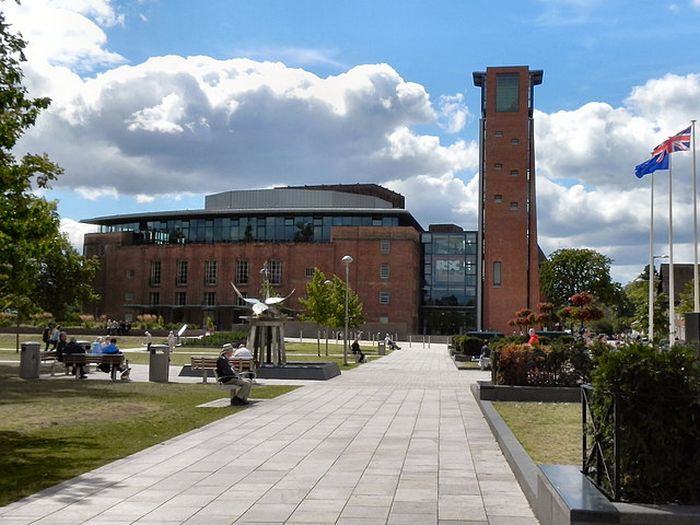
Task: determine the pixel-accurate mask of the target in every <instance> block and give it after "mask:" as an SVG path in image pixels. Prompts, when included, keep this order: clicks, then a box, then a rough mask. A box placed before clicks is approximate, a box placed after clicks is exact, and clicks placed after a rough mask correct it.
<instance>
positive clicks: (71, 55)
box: [0, 0, 700, 284]
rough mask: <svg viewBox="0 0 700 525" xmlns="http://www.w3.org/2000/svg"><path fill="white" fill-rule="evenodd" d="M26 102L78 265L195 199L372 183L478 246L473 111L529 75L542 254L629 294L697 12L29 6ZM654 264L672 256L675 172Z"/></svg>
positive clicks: (562, 6) (682, 119) (683, 87)
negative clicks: (644, 168) (43, 102)
mask: <svg viewBox="0 0 700 525" xmlns="http://www.w3.org/2000/svg"><path fill="white" fill-rule="evenodd" d="M0 9H2V11H3V12H4V13H5V15H6V17H7V21H8V22H9V23H11V24H12V27H13V28H14V29H15V30H18V31H20V32H21V33H22V35H23V36H24V38H25V39H26V40H27V41H28V47H27V49H26V57H27V62H26V63H25V64H24V66H23V70H24V73H25V75H26V78H25V82H26V85H27V86H28V88H29V90H30V94H31V95H32V96H48V97H51V99H52V104H51V106H50V108H49V109H48V110H47V111H45V112H44V113H43V114H42V115H41V116H40V117H39V119H38V121H37V124H36V126H35V127H33V128H32V129H31V130H30V131H29V132H28V133H27V134H26V135H25V136H24V137H23V139H22V140H21V141H20V143H19V144H18V146H17V154H22V153H24V152H27V151H30V152H34V153H40V152H46V153H47V154H48V155H49V156H50V157H51V159H52V160H54V161H55V162H57V163H58V164H60V165H61V166H62V167H63V168H64V170H65V173H64V174H63V175H62V176H61V177H60V179H59V180H58V181H56V182H55V183H54V184H53V186H52V188H51V189H50V190H47V191H45V192H43V194H44V195H45V196H46V198H47V199H50V200H55V201H57V202H58V211H59V214H60V216H61V225H62V229H63V231H65V232H66V233H67V234H68V236H69V237H70V239H71V241H72V242H73V243H74V245H75V246H76V247H77V248H78V249H82V238H83V234H84V233H85V232H87V231H93V230H94V227H93V226H91V225H87V224H84V223H81V222H80V221H81V220H84V219H89V218H92V217H98V216H105V215H112V214H121V213H140V212H150V211H164V210H181V209H201V208H203V207H204V195H206V194H210V193H216V192H220V191H227V190H234V189H253V188H268V187H275V186H284V185H302V184H337V183H377V184H381V185H383V186H385V187H388V188H390V189H392V190H394V191H397V192H399V193H401V194H403V195H404V196H405V197H406V207H407V209H408V210H409V211H411V212H412V213H413V215H414V216H415V217H416V218H417V219H418V221H419V222H420V223H421V224H422V225H423V227H424V228H427V226H428V225H429V224H431V223H454V224H458V225H460V226H462V227H463V228H465V229H476V226H477V191H478V184H477V182H478V176H477V172H478V121H479V113H480V108H479V104H480V90H479V88H476V87H475V86H474V85H473V80H472V73H473V72H474V71H484V70H485V69H486V68H487V67H494V66H509V65H527V66H529V67H530V68H531V69H542V70H544V81H543V84H542V85H540V86H537V87H536V88H535V108H536V109H535V113H534V119H535V149H536V174H537V175H536V176H537V182H536V183H537V212H538V225H539V227H538V235H539V244H540V246H541V248H542V250H543V251H544V253H545V254H547V255H549V254H551V253H552V252H554V251H555V250H558V249H562V248H591V249H594V250H597V251H599V252H601V253H604V254H605V255H607V256H609V257H610V258H611V259H612V260H613V266H612V275H613V278H614V279H616V280H617V281H619V282H621V283H623V284H624V283H626V282H628V281H630V280H632V279H634V278H635V277H636V276H637V275H638V274H639V273H640V272H641V271H642V269H643V267H644V265H645V264H646V262H647V261H648V254H649V218H650V198H649V196H650V188H651V177H649V176H647V177H645V178H644V179H641V180H639V179H637V178H636V177H635V176H634V166H635V165H636V164H639V163H641V162H643V161H645V160H647V159H648V158H649V157H650V151H651V150H652V149H653V147H654V146H656V145H657V144H658V143H660V142H661V141H663V140H665V139H666V138H667V137H669V136H670V135H673V134H675V133H677V132H679V131H681V130H682V129H684V128H685V127H687V126H689V125H690V122H691V119H696V118H699V117H700V51H699V48H698V45H697V40H698V34H700V33H699V32H698V27H700V0H677V1H664V0H615V1H614V2H611V1H609V0H501V1H499V2H493V1H491V0H433V1H431V2H425V1H419V0H401V1H398V0H394V1H389V0H353V1H352V2H334V1H328V0H295V1H292V0H274V1H272V0H256V1H250V0H247V1H238V0H200V1H197V2H192V1H191V0H22V2H21V4H20V5H16V4H15V2H13V1H9V0H6V1H4V2H2V3H0ZM691 159H692V155H691V154H690V153H689V152H680V153H674V154H673V177H674V178H673V201H672V202H673V229H674V256H675V257H674V258H675V262H692V247H693V244H692V242H693V241H692V238H693V193H692V173H691V172H692V169H691V166H692V160H691ZM654 178H655V206H654V209H655V211H654V218H655V248H654V251H655V253H656V254H657V255H665V254H667V253H668V251H669V250H668V234H667V230H668V202H669V201H668V172H667V171H658V172H657V174H656V176H655V177H654Z"/></svg>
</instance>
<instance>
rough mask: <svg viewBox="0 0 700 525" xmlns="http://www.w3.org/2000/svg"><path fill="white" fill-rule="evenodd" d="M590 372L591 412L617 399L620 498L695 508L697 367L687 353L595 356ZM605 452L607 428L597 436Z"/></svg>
mask: <svg viewBox="0 0 700 525" xmlns="http://www.w3.org/2000/svg"><path fill="white" fill-rule="evenodd" d="M596 360H597V363H598V366H597V368H596V370H595V371H594V372H593V378H592V379H593V381H592V382H593V386H594V392H595V394H594V396H593V403H592V411H593V413H594V415H595V417H596V418H601V417H602V416H603V415H604V414H606V413H608V412H607V411H608V409H609V408H610V405H611V403H612V402H613V401H612V399H613V394H616V395H617V399H618V422H619V433H618V436H619V442H618V450H619V454H620V485H621V487H620V496H621V499H623V500H627V501H634V502H637V503H655V504H658V503H679V504H685V505H698V504H700V361H699V360H698V359H697V357H696V355H695V351H694V350H693V349H690V348H686V347H681V346H674V348H672V349H671V350H669V351H665V352H660V351H657V350H655V349H654V348H651V347H649V346H647V345H642V344H633V345H628V346H623V347H620V348H619V349H616V350H608V351H600V352H598V353H597V355H596ZM600 430H601V433H602V435H603V436H604V437H605V439H606V441H607V442H608V444H609V445H610V446H608V447H606V448H607V449H609V450H606V456H607V457H606V462H608V464H611V465H612V464H613V463H612V436H613V421H612V418H609V419H608V420H607V421H604V423H603V426H602V428H601V429H600Z"/></svg>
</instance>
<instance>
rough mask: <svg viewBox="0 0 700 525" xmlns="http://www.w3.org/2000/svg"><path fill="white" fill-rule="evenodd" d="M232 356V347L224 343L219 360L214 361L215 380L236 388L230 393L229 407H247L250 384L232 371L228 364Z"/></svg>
mask: <svg viewBox="0 0 700 525" xmlns="http://www.w3.org/2000/svg"><path fill="white" fill-rule="evenodd" d="M232 355H233V345H232V344H231V343H226V344H225V345H224V346H223V348H222V350H221V354H220V355H219V358H218V359H217V360H216V379H217V380H218V381H219V383H221V384H222V385H227V386H229V385H230V386H236V387H238V388H236V389H234V390H232V392H231V393H232V394H233V395H232V396H231V405H233V406H235V405H247V404H248V396H249V395H250V389H251V388H252V384H251V382H250V381H248V380H245V379H242V378H241V377H240V376H239V375H238V374H237V373H236V371H235V370H234V369H233V367H232V366H231V363H230V362H229V359H231V356H232ZM234 391H235V393H234Z"/></svg>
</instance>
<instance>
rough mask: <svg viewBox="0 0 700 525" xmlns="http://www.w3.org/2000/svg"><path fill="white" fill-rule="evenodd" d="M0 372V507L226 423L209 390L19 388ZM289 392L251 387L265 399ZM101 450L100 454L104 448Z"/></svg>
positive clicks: (37, 384) (21, 384)
mask: <svg viewBox="0 0 700 525" xmlns="http://www.w3.org/2000/svg"><path fill="white" fill-rule="evenodd" d="M18 375H19V374H18V367H17V366H16V365H0V471H1V472H2V476H0V506H2V505H7V504H8V503H10V502H12V501H15V500H17V499H19V498H22V497H24V496H28V495H30V494H33V493H35V492H37V491H39V490H41V489H44V488H47V487H50V486H52V485H55V484H57V483H59V482H61V481H64V480H67V479H70V478H72V477H75V476H77V475H79V474H81V473H83V472H87V471H90V470H92V469H95V468H97V467H100V466H102V465H104V464H106V463H109V462H112V461H115V460H117V459H120V458H123V457H125V456H128V455H130V454H133V453H135V452H138V451H139V450H142V449H144V448H146V447H149V446H152V445H155V444H158V443H161V442H163V441H165V440H167V439H170V438H172V437H174V436H177V435H179V434H182V433H184V432H187V431H189V430H192V429H195V428H198V427H201V426H203V425H206V424H207V423H210V422H212V421H216V420H217V419H220V418H222V417H225V416H228V415H230V414H232V413H234V412H236V411H237V410H240V408H235V407H230V408H229V407H227V408H197V405H199V404H202V403H206V402H208V401H213V400H215V399H220V398H221V397H225V396H222V391H221V390H219V389H217V388H215V387H213V386H212V385H203V384H176V383H170V384H160V383H135V382H129V383H127V382H110V381H85V382H83V381H23V380H21V379H19V378H18ZM295 388H297V387H293V386H256V387H254V388H253V392H252V394H251V397H252V398H258V399H269V398H272V397H276V396H278V395H281V394H284V393H287V392H289V391H291V390H294V389H295ZM105 444H107V446H105Z"/></svg>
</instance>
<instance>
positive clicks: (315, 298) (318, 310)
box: [299, 268, 332, 357]
mask: <svg viewBox="0 0 700 525" xmlns="http://www.w3.org/2000/svg"><path fill="white" fill-rule="evenodd" d="M331 292H332V290H331V288H330V286H327V285H326V275H325V274H324V273H323V272H322V271H321V270H319V269H318V268H315V269H314V274H313V276H312V277H311V280H310V281H309V282H307V283H306V297H301V298H300V299H299V302H300V303H301V305H302V306H303V307H304V311H303V312H302V313H301V315H300V316H299V317H300V318H301V319H302V320H305V321H313V322H315V323H316V324H318V325H319V330H320V327H321V326H328V319H329V318H330V312H331V302H332V297H331V295H332V294H331ZM316 343H317V349H318V356H319V357H321V341H320V339H318V338H317V340H316Z"/></svg>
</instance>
